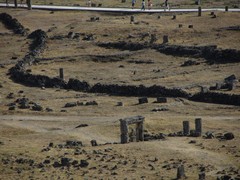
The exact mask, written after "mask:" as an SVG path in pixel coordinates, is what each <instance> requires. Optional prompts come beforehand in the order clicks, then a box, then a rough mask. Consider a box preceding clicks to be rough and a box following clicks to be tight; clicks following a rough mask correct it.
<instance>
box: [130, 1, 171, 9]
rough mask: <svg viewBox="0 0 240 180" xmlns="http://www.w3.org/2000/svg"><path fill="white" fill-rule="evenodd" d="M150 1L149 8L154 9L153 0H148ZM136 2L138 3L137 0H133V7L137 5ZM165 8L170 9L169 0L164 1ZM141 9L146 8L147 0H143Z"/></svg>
mask: <svg viewBox="0 0 240 180" xmlns="http://www.w3.org/2000/svg"><path fill="white" fill-rule="evenodd" d="M147 1H148V4H147V5H148V9H149V10H150V9H152V6H153V4H152V0H147ZM135 4H136V0H132V9H134V7H135ZM164 9H165V10H166V9H168V10H169V4H168V0H165V1H164ZM141 10H145V0H142V7H141Z"/></svg>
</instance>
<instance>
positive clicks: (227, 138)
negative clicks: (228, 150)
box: [223, 132, 234, 140]
mask: <svg viewBox="0 0 240 180" xmlns="http://www.w3.org/2000/svg"><path fill="white" fill-rule="evenodd" d="M223 136H224V138H225V139H226V140H232V139H234V134H233V133H231V132H228V133H225V134H224V135H223Z"/></svg>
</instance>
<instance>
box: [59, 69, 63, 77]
mask: <svg viewBox="0 0 240 180" xmlns="http://www.w3.org/2000/svg"><path fill="white" fill-rule="evenodd" d="M59 77H60V79H64V74H63V68H59Z"/></svg>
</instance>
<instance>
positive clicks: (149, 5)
mask: <svg viewBox="0 0 240 180" xmlns="http://www.w3.org/2000/svg"><path fill="white" fill-rule="evenodd" d="M148 9H149V10H150V9H152V0H148Z"/></svg>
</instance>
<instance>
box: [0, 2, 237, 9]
mask: <svg viewBox="0 0 240 180" xmlns="http://www.w3.org/2000/svg"><path fill="white" fill-rule="evenodd" d="M8 1H9V3H13V2H14V1H13V0H8ZM87 1H88V0H32V4H42V5H45V4H50V5H64V6H65V5H68V6H69V5H70V6H87ZM0 2H1V3H5V2H6V1H4V0H1V1H0ZM141 2H142V1H141V0H137V1H136V6H135V7H136V8H140V7H141ZM19 3H20V1H19ZM92 3H95V4H96V5H97V6H98V4H102V7H127V8H129V7H131V0H126V3H122V0H112V1H109V0H92ZM152 3H153V8H162V7H163V4H164V0H152ZM169 4H170V7H172V8H190V7H191V8H192V7H197V6H198V5H196V4H195V0H170V1H169ZM201 5H202V6H203V7H225V6H229V7H231V8H236V7H239V5H240V2H239V0H231V1H229V0H221V1H219V0H201Z"/></svg>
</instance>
